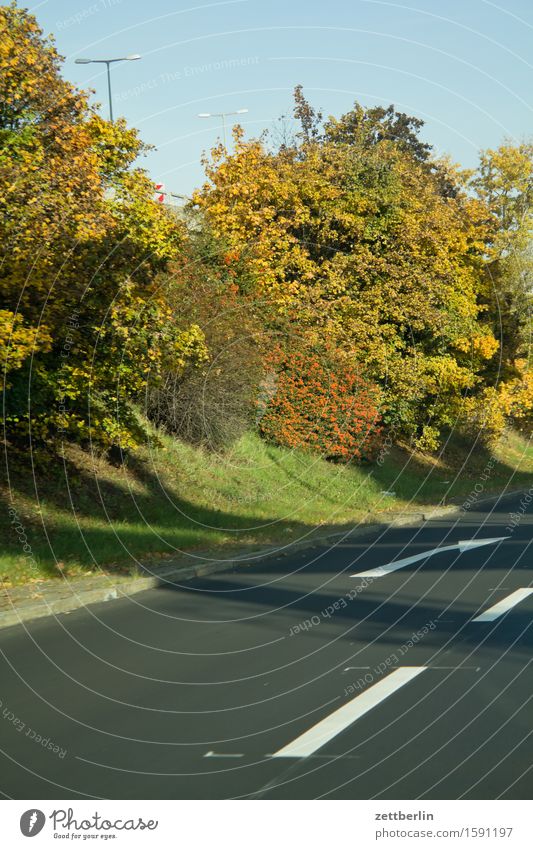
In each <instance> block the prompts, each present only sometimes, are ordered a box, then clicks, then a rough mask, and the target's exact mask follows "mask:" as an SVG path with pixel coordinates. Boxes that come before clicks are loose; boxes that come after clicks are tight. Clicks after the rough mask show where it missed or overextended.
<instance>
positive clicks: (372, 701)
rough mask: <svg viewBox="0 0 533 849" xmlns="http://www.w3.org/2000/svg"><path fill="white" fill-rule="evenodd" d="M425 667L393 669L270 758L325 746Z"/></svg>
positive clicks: (299, 754) (306, 752) (308, 752)
mask: <svg viewBox="0 0 533 849" xmlns="http://www.w3.org/2000/svg"><path fill="white" fill-rule="evenodd" d="M425 669H426V667H425V666H402V667H401V668H400V669H397V670H396V671H395V672H391V673H390V675H387V676H386V678H384V679H383V680H382V681H378V683H377V684H374V685H373V686H372V687H369V688H368V690H365V691H364V692H363V693H360V694H359V695H358V696H356V697H355V698H354V699H352V700H351V701H349V702H348V704H346V705H343V706H342V707H340V708H338V709H337V710H336V711H334V712H333V713H330V715H329V716H326V718H325V719H322V720H321V721H320V722H317V724H316V725H313V727H312V728H309V730H308V731H305V732H304V733H303V734H301V735H300V736H299V737H297V738H296V740H293V741H292V742H291V743H288V744H287V745H286V746H283V748H282V749H279V751H277V752H274V754H273V755H272V757H273V758H307V757H309V755H312V754H313V753H314V752H316V751H317V749H321V748H322V746H325V745H326V743H328V742H329V741H330V740H332V739H333V737H336V736H337V734H340V732H341V731H344V729H345V728H347V727H348V726H349V725H351V724H352V723H353V722H355V721H356V719H359V718H360V717H361V716H364V715H365V713H368V711H369V710H372V708H374V707H376V705H378V704H379V703H380V702H382V701H383V700H384V699H386V698H387V697H388V696H391V695H392V694H393V693H395V692H396V690H399V689H400V687H403V685H404V684H407V683H408V681H411V680H412V679H413V678H415V677H416V676H417V675H420V673H421V672H423V671H424V670H425Z"/></svg>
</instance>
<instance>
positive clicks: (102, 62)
mask: <svg viewBox="0 0 533 849" xmlns="http://www.w3.org/2000/svg"><path fill="white" fill-rule="evenodd" d="M140 58H141V57H140V55H139V54H138V53H130V55H129V56H120V57H119V58H118V59H76V60H75V64H76V65H91V64H96V65H105V66H106V68H107V91H108V94H109V120H110V121H112V120H113V98H112V96H111V70H110V67H111V65H112V64H113V62H135V61H136V60H137V59H140Z"/></svg>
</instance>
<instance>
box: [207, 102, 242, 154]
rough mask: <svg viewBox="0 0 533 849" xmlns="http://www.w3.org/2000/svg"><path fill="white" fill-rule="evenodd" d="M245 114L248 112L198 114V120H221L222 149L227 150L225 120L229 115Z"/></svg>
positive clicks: (238, 110) (237, 110) (240, 110)
mask: <svg viewBox="0 0 533 849" xmlns="http://www.w3.org/2000/svg"><path fill="white" fill-rule="evenodd" d="M245 112H248V110H247V109H236V110H235V112H199V113H198V117H199V118H222V134H223V137H224V147H225V148H226V149H227V147H228V145H227V139H226V118H227V117H228V116H230V115H244V114H245Z"/></svg>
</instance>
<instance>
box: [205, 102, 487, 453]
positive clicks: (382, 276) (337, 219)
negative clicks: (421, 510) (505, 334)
mask: <svg viewBox="0 0 533 849" xmlns="http://www.w3.org/2000/svg"><path fill="white" fill-rule="evenodd" d="M298 108H299V109H301V104H298ZM378 117H379V116H378ZM382 117H383V116H382ZM385 117H387V116H385ZM389 118H391V116H389ZM378 123H379V121H378ZM363 124H364V122H363ZM401 126H402V127H403V128H404V130H405V134H404V135H405V138H404V143H402V144H399V143H398V142H397V141H395V140H394V139H389V138H387V137H386V134H383V137H382V138H379V139H378V140H376V130H375V127H374V130H372V133H371V135H372V137H373V138H374V143H372V144H369V143H368V136H367V135H366V132H365V133H363V135H362V137H359V135H358V134H357V133H355V134H354V135H353V137H350V143H346V138H345V137H343V138H342V140H341V141H338V140H335V139H334V138H331V137H330V138H328V137H324V138H320V139H314V138H311V139H310V140H308V139H307V138H305V139H303V140H302V141H301V143H300V144H299V145H298V146H294V147H292V148H288V149H282V150H280V151H269V150H267V149H266V146H265V145H264V144H263V142H262V140H260V139H259V140H251V141H249V142H247V141H245V140H244V138H243V136H242V131H241V130H239V129H237V130H236V132H235V152H234V154H233V155H232V156H230V157H228V158H225V159H223V158H222V157H221V156H219V154H218V153H215V156H214V158H213V159H212V160H211V161H209V162H206V168H207V178H208V181H207V182H206V184H205V186H204V187H203V189H202V190H201V191H200V192H198V193H197V195H196V196H195V199H196V202H197V203H198V205H199V206H200V207H201V208H202V209H204V210H205V212H206V215H207V216H208V218H209V220H210V222H211V223H212V226H213V227H214V228H215V230H216V231H217V232H218V233H219V234H220V235H221V236H223V237H224V238H226V239H227V240H228V241H229V243H230V244H231V245H232V246H233V247H234V248H235V250H237V251H238V252H240V253H245V254H246V255H247V256H248V257H249V262H250V265H251V268H252V269H253V277H254V281H255V292H254V294H255V297H256V298H258V299H261V300H263V299H265V298H267V299H268V300H269V301H270V302H271V303H273V304H274V305H275V308H276V314H277V316H278V317H279V320H280V321H283V322H284V331H285V332H286V333H287V338H290V335H291V325H292V327H293V328H294V329H296V328H298V332H300V331H301V329H302V328H304V329H305V333H306V335H307V337H308V340H309V344H310V345H313V344H315V343H316V342H317V341H318V340H323V339H327V340H328V341H329V342H330V343H331V344H334V345H335V346H336V347H337V348H338V349H339V350H340V351H342V352H344V353H345V354H346V355H347V356H348V357H350V358H351V359H352V362H353V363H354V364H359V365H360V366H364V371H365V373H366V374H367V376H368V377H369V378H370V379H371V380H373V381H376V382H378V383H379V384H380V386H381V387H382V390H383V391H382V397H383V409H382V412H383V416H384V418H385V420H386V421H387V422H389V423H390V424H394V426H395V428H396V429H398V430H403V431H404V432H407V433H410V434H411V435H415V436H416V437H418V438H419V439H421V444H422V445H425V446H426V447H435V445H436V444H437V439H438V437H439V432H440V431H441V429H442V428H443V427H448V426H452V425H453V423H454V421H455V417H456V416H457V414H458V410H459V409H460V406H461V400H462V395H463V394H464V393H465V392H467V391H469V390H474V389H475V387H476V386H477V384H478V382H479V380H480V371H481V369H482V367H483V364H484V363H485V362H486V361H487V359H488V358H490V357H492V356H493V355H494V353H495V351H496V349H497V342H496V341H495V339H494V336H493V333H492V329H491V326H490V324H489V323H488V322H486V321H485V320H484V317H483V313H482V306H481V304H480V302H479V298H478V295H479V290H480V286H481V279H482V266H483V250H484V244H485V243H484V235H483V233H484V231H483V215H484V214H485V215H486V211H485V208H484V204H483V203H482V202H481V201H479V200H476V199H473V198H472V197H471V196H470V195H469V193H468V190H467V184H468V175H467V174H462V173H461V172H460V171H459V170H458V169H456V168H454V167H453V166H451V165H450V164H449V163H448V162H439V163H438V167H437V166H436V165H435V167H432V168H430V167H427V163H426V161H425V153H424V148H423V147H421V148H419V149H418V150H417V149H416V146H414V143H413V140H412V139H411V134H413V135H414V134H415V131H416V129H417V123H416V121H415V120H414V119H413V121H409V120H407V119H406V120H405V121H403V120H402V122H401ZM408 140H410V141H409V144H410V145H411V147H413V148H414V149H413V151H412V152H409V151H408V150H407V149H406V145H407V143H408ZM442 174H445V176H446V181H447V183H448V184H449V185H452V186H453V192H443V190H442V180H441V175H442Z"/></svg>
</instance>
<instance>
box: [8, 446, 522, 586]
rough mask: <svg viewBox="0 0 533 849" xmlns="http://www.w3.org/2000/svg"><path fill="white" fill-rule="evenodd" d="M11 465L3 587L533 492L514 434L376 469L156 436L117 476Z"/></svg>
mask: <svg viewBox="0 0 533 849" xmlns="http://www.w3.org/2000/svg"><path fill="white" fill-rule="evenodd" d="M8 456H9V466H8V483H7V485H6V486H4V487H3V489H2V492H1V497H2V500H3V502H4V504H3V509H2V510H1V512H0V526H2V532H3V533H2V538H3V540H4V545H3V547H2V551H1V553H0V576H1V577H2V579H3V580H4V582H5V584H6V586H13V585H15V584H21V583H26V582H31V581H40V580H42V579H43V578H57V577H61V576H64V575H67V576H68V577H78V576H80V575H82V574H95V573H99V572H101V571H105V572H113V571H116V572H117V573H132V572H135V571H136V570H137V569H138V564H139V561H140V560H143V561H146V560H153V559H155V558H168V557H171V556H174V555H175V554H176V553H177V552H179V551H183V550H191V549H194V548H207V547H215V546H231V547H232V548H233V547H234V546H238V545H241V544H242V545H249V544H253V543H268V542H278V541H280V540H287V541H289V540H292V539H298V538H301V537H302V536H305V535H307V534H309V533H310V532H312V531H313V530H314V529H316V528H323V527H324V526H328V527H329V526H332V525H333V526H337V527H344V526H353V525H354V523H358V522H360V521H362V520H364V519H365V517H367V516H368V514H369V513H376V512H379V511H384V512H385V514H386V513H387V512H391V513H392V512H394V511H405V510H413V511H416V510H417V509H420V507H421V506H426V507H427V506H429V505H436V504H439V503H443V502H446V503H453V502H460V501H461V500H462V499H465V498H468V497H469V496H471V495H472V493H475V496H476V497H477V498H480V497H483V495H488V494H490V492H497V491H500V490H502V489H504V488H505V487H507V488H509V489H518V488H521V487H529V486H530V484H531V481H532V477H533V447H532V446H531V445H530V444H529V443H528V442H527V441H526V440H525V439H523V438H522V437H521V436H519V435H518V434H516V433H511V434H508V435H507V436H506V438H505V439H504V440H502V442H501V443H500V445H499V446H498V447H497V448H496V449H495V450H494V452H493V453H492V454H490V453H489V452H488V451H487V450H486V449H485V448H482V447H480V446H477V447H474V448H472V446H467V445H464V444H459V443H457V442H454V443H451V444H450V445H449V446H448V448H447V451H446V453H445V454H443V455H442V456H441V457H439V458H434V457H427V456H424V455H421V454H416V453H413V452H409V451H408V450H407V449H402V448H398V447H394V448H391V449H390V450H389V449H386V450H385V451H384V452H383V454H382V456H381V457H380V459H379V462H378V463H376V464H374V465H372V466H341V465H335V464H332V463H328V462H326V461H324V460H322V459H320V458H316V457H312V456H309V455H307V454H304V453H301V452H289V451H287V450H284V449H281V448H275V447H273V446H269V445H267V444H265V443H264V442H262V441H261V440H259V439H258V437H256V436H255V435H253V434H248V435H246V436H245V437H243V438H242V439H241V440H240V441H239V442H238V443H237V444H236V445H234V446H233V448H232V449H231V450H230V451H228V452H227V453H225V454H224V455H223V456H222V455H221V456H216V455H213V454H210V453H208V452H206V451H203V450H199V449H195V448H191V447H190V446H187V445H185V444H183V443H180V442H178V441H176V440H173V439H171V438H167V437H163V439H162V445H161V446H159V447H157V448H156V447H153V446H147V447H146V448H144V449H142V450H139V451H138V452H137V453H136V454H135V455H134V456H132V457H130V458H129V459H128V462H127V464H126V465H125V466H123V467H118V468H117V467H115V466H112V465H111V464H109V463H108V462H107V461H106V460H104V459H103V458H98V457H95V456H93V455H91V454H89V453H86V452H83V451H82V450H81V449H79V448H75V447H69V448H68V449H67V450H66V452H65V456H64V457H62V458H59V459H58V458H57V457H52V456H51V455H49V454H46V453H40V452H37V453H36V454H35V455H34V456H33V457H32V463H31V465H30V464H29V463H28V457H27V455H24V456H23V455H20V454H17V453H16V452H13V451H10V452H9V455H8ZM483 476H485V477H483ZM480 487H482V489H480ZM391 491H392V492H394V493H395V494H394V495H388V494H385V493H386V492H391ZM24 546H26V548H24Z"/></svg>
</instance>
